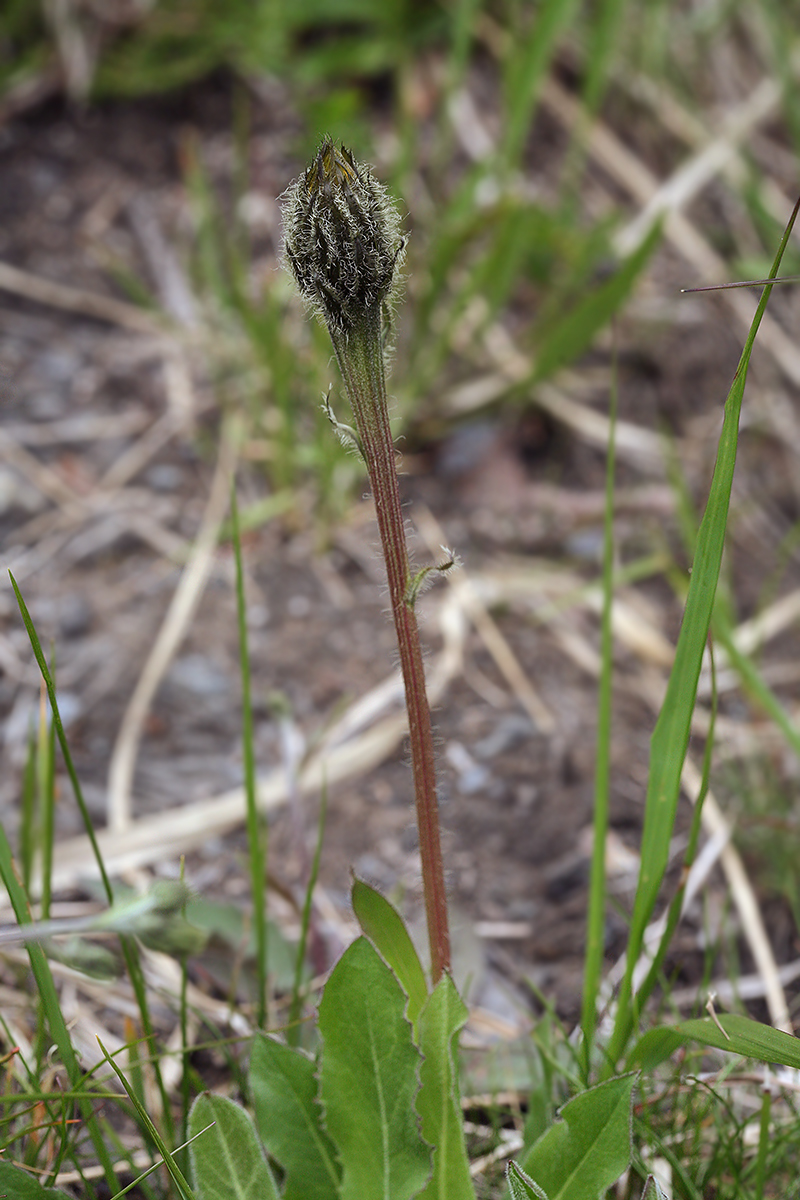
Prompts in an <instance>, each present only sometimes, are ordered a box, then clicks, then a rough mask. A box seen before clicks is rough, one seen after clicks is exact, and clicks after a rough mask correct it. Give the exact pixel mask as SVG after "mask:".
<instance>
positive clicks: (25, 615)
mask: <svg viewBox="0 0 800 1200" xmlns="http://www.w3.org/2000/svg"><path fill="white" fill-rule="evenodd" d="M8 575H9V578H10V580H11V586H12V588H13V589H14V595H15V596H16V598H17V604H18V605H19V610H20V613H21V614H22V620H23V623H24V625H25V629H26V631H27V634H28V638H29V640H30V643H31V648H32V649H33V654H34V657H35V659H36V663H37V665H38V667H39V671H40V673H41V676H42V679H43V680H44V685H45V687H46V689H47V698H48V700H49V701H50V711H51V713H52V720H53V726H54V728H55V731H56V736H57V737H58V744H59V746H60V747H61V753H62V755H63V758H64V765H65V767H66V768H67V774H68V776H69V780H70V783H71V785H72V791H73V795H74V796H75V802H76V803H77V805H78V808H79V810H80V814H81V820H82V821H83V826H84V829H85V830H86V835H87V837H88V838H89V843H90V845H91V847H92V853H93V854H94V857H95V862H96V863H97V868H98V871H99V873H100V879H101V882H102V885H103V890H104V892H105V894H106V898H107V900H108V903H109V905H111V906H113V904H114V892H113V889H112V887H111V882H110V880H109V878H108V873H107V871H106V867H105V863H104V862H103V857H102V855H101V853H100V847H99V845H98V844H97V838H96V837H95V832H94V827H93V825H92V820H91V817H90V816H89V810H88V808H87V807H86V801H85V800H84V797H83V791H82V789H81V785H80V781H79V779H78V774H77V771H76V770H75V764H74V763H73V761H72V754H71V753H70V748H69V743H68V742H67V737H66V734H65V733H64V725H63V722H62V720H61V713H60V712H59V709H58V698H57V696H56V686H55V680H54V679H53V675H52V673H51V671H50V668H49V666H48V665H47V660H46V658H45V656H44V651H43V650H42V644H41V642H40V641H39V635H38V634H37V632H36V628H35V626H34V624H33V620H32V618H31V615H30V613H29V612H28V608H27V605H26V604H25V601H24V600H23V598H22V593H21V592H20V590H19V588H18V587H17V581H16V579H15V578H14V576H13V575H12V574H11V572H10V571H9V573H8ZM17 919H18V920H19V917H18V918H17ZM120 942H121V945H122V952H123V954H124V956H125V965H126V968H127V971H128V975H129V977H130V981H131V985H132V987H133V990H134V994H135V996H136V1003H137V1005H138V1006H139V1013H140V1015H141V1018H142V1028H143V1030H144V1032H145V1034H146V1036H147V1039H148V1044H149V1049H150V1053H151V1055H152V1057H153V1070H154V1072H155V1076H156V1083H157V1085H158V1088H159V1092H160V1093H161V1101H162V1105H163V1109H164V1121H165V1123H166V1125H167V1128H168V1129H169V1131H170V1134H171V1135H172V1134H173V1133H174V1130H173V1127H172V1110H171V1108H170V1103H169V1097H168V1096H167V1090H166V1088H165V1086H164V1081H163V1077H162V1074H161V1068H160V1066H159V1062H158V1055H157V1052H156V1043H155V1037H154V1035H153V1024H152V1021H151V1020H150V1012H149V1008H148V1004H147V991H146V989H145V984H144V977H143V975H142V969H141V966H140V964H139V955H138V952H137V950H136V946H135V944H134V943H133V941H132V940H131V939H130V938H129V937H121V938H120Z"/></svg>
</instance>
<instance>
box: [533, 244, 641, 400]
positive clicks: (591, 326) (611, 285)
mask: <svg viewBox="0 0 800 1200" xmlns="http://www.w3.org/2000/svg"><path fill="white" fill-rule="evenodd" d="M660 237H661V226H660V224H657V225H654V226H653V228H652V229H651V231H650V233H649V234H648V236H647V237H646V238H645V240H644V241H643V242H642V244H641V246H639V248H638V249H637V250H636V251H635V252H634V253H633V254H631V255H630V257H629V258H627V259H625V261H624V262H623V264H622V266H621V267H620V269H619V270H618V271H617V272H616V273H615V274H614V275H612V277H611V278H610V279H609V280H607V281H606V282H605V283H603V284H601V285H600V287H598V288H595V290H594V291H592V292H590V293H589V295H588V296H585V297H584V299H583V300H581V301H579V303H578V304H576V305H575V307H574V308H573V309H571V310H570V312H568V313H567V314H566V316H565V317H564V318H563V319H562V320H561V321H560V322H559V323H558V324H557V325H556V326H555V327H554V328H550V329H549V330H548V331H547V336H546V338H545V341H544V342H543V344H542V346H541V348H540V350H539V353H538V355H537V358H536V366H535V370H534V375H533V382H534V383H538V382H539V380H541V379H547V378H548V377H549V376H551V375H553V374H554V373H555V372H556V371H558V370H560V369H561V368H562V367H565V366H567V364H568V363H570V362H572V361H573V360H574V359H576V358H577V357H578V356H579V355H580V354H583V352H584V351H585V350H588V349H589V347H590V346H591V344H592V342H593V341H594V338H595V337H596V335H597V334H598V333H599V331H600V330H601V329H603V328H604V326H606V325H607V324H608V321H609V318H610V317H611V316H612V314H613V313H615V312H616V311H617V309H618V308H619V307H620V305H621V304H622V303H623V301H624V300H625V299H626V297H627V296H628V294H629V292H630V290H631V288H632V287H633V285H634V283H635V282H636V280H637V278H638V277H639V275H640V274H641V272H642V270H643V269H644V267H645V266H646V265H647V261H648V259H649V258H650V255H651V254H652V252H653V250H654V249H655V247H656V245H657V244H658V242H659V239H660Z"/></svg>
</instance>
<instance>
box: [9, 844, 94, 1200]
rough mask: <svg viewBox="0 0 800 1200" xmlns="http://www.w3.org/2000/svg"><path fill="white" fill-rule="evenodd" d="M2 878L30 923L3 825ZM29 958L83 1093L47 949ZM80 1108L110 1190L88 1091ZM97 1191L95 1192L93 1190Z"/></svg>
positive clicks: (32, 950)
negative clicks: (45, 952) (48, 960)
mask: <svg viewBox="0 0 800 1200" xmlns="http://www.w3.org/2000/svg"><path fill="white" fill-rule="evenodd" d="M0 878H2V880H3V884H4V885H5V888H6V891H7V892H8V897H9V900H10V901H11V907H12V908H13V909H14V915H15V916H16V918H17V921H18V923H19V924H20V925H26V924H28V923H29V922H30V913H29V911H28V900H27V897H26V895H25V892H24V891H23V888H22V884H21V883H20V882H19V879H18V877H17V872H16V869H15V866H14V862H13V858H12V855H11V847H10V845H9V844H8V839H7V837H6V834H5V830H4V829H3V827H2V825H0ZM26 949H27V952H28V958H29V960H30V964H31V971H32V972H33V978H34V981H35V983H36V991H37V993H38V995H39V998H40V1000H41V1003H42V1007H43V1009H44V1013H45V1017H46V1019H47V1024H48V1027H49V1029H50V1034H51V1036H52V1038H53V1040H54V1042H55V1044H56V1047H57V1049H58V1055H59V1058H60V1059H61V1062H62V1063H63V1064H64V1069H65V1070H66V1072H67V1076H68V1078H69V1081H70V1084H71V1085H72V1087H73V1088H74V1089H75V1090H76V1091H78V1092H80V1090H81V1081H82V1079H83V1072H82V1070H81V1067H80V1064H79V1062H78V1059H77V1057H76V1055H75V1051H74V1049H73V1047H72V1042H71V1040H70V1036H69V1032H68V1031H67V1026H66V1023H65V1021H64V1016H63V1014H62V1012H61V1006H60V1004H59V1002H58V995H57V993H56V985H55V983H54V981H53V976H52V973H51V971H50V966H49V964H48V962H47V959H46V958H45V955H44V951H43V950H42V948H41V946H39V945H37V944H36V943H35V942H33V943H31V944H30V945H28V946H27V947H26ZM78 1107H79V1109H80V1113H81V1118H82V1119H83V1121H84V1122H85V1124H86V1127H87V1130H88V1132H89V1136H90V1138H91V1140H92V1145H93V1146H94V1149H95V1153H96V1154H97V1157H98V1160H99V1161H100V1163H101V1165H102V1167H103V1174H104V1175H105V1179H106V1183H107V1184H108V1185H109V1188H110V1190H111V1191H113V1190H114V1188H115V1186H116V1177H115V1175H114V1169H113V1167H112V1165H111V1159H110V1158H109V1156H108V1151H107V1150H106V1146H105V1142H104V1141H103V1137H102V1134H101V1132H100V1130H99V1128H98V1125H97V1118H96V1117H95V1115H94V1112H93V1109H92V1104H91V1101H90V1100H89V1098H88V1096H86V1094H85V1093H84V1094H82V1095H81V1097H80V1099H79V1101H78ZM92 1194H94V1193H92Z"/></svg>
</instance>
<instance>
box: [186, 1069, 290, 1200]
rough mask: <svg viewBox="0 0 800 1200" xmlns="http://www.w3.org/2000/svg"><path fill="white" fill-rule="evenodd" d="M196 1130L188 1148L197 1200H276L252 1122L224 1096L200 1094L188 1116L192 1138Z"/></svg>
mask: <svg viewBox="0 0 800 1200" xmlns="http://www.w3.org/2000/svg"><path fill="white" fill-rule="evenodd" d="M212 1122H214V1123H213V1124H212ZM209 1125H211V1128H210V1129H208V1128H206V1127H207V1126H209ZM201 1130H203V1131H204V1132H203V1133H202V1135H201V1136H200V1137H198V1138H196V1140H195V1141H193V1142H192V1144H191V1146H190V1147H189V1153H190V1154H191V1158H192V1171H193V1174H194V1180H195V1183H194V1186H195V1191H196V1192H197V1195H198V1196H199V1197H200V1200H278V1191H277V1188H276V1187H275V1180H274V1179H273V1178H272V1172H271V1171H270V1169H269V1167H268V1166H267V1163H266V1159H265V1158H264V1154H263V1152H262V1150H261V1147H260V1146H259V1144H258V1138H257V1137H256V1131H255V1129H254V1128H253V1122H252V1121H251V1120H250V1118H249V1117H248V1115H247V1113H246V1112H245V1111H244V1109H243V1108H240V1106H239V1105H238V1104H234V1102H233V1101H232V1100H229V1099H228V1098H227V1097H226V1096H213V1095H212V1094H211V1093H210V1092H204V1093H203V1095H202V1096H198V1097H197V1099H196V1100H195V1102H194V1104H193V1105H192V1111H191V1112H190V1114H189V1134H190V1135H191V1136H192V1137H194V1135H195V1134H196V1133H200V1132H201Z"/></svg>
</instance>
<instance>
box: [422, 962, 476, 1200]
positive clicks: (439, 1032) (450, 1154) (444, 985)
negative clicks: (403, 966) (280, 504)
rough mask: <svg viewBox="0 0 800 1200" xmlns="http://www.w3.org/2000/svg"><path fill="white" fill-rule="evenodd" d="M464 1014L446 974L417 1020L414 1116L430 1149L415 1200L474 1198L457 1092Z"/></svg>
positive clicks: (465, 1014) (465, 1016)
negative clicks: (429, 1171)
mask: <svg viewBox="0 0 800 1200" xmlns="http://www.w3.org/2000/svg"><path fill="white" fill-rule="evenodd" d="M468 1016H469V1013H468V1011H467V1007H466V1005H465V1004H464V1002H463V1000H462V999H461V997H460V996H459V994H458V992H457V991H456V987H455V984H454V983H453V981H452V979H451V978H450V976H449V975H443V976H442V978H441V979H440V980H439V982H438V983H437V985H436V987H435V989H434V991H433V994H432V995H431V996H430V997H429V999H428V1001H427V1003H426V1004H425V1007H424V1008H423V1010H422V1012H421V1014H420V1017H419V1020H418V1022H417V1030H416V1032H417V1045H418V1046H419V1049H420V1050H421V1051H422V1053H423V1055H424V1056H425V1058H424V1062H423V1064H422V1067H421V1068H420V1081H421V1087H420V1090H419V1094H418V1096H417V1112H418V1113H419V1115H420V1119H421V1121H422V1136H423V1137H424V1138H425V1140H426V1141H427V1142H430V1144H431V1145H432V1146H433V1175H432V1176H431V1178H430V1181H429V1182H428V1185H427V1186H426V1187H425V1188H423V1190H422V1191H421V1192H420V1194H419V1200H422V1198H423V1197H424V1198H425V1200H475V1189H474V1188H473V1186H472V1179H471V1176H470V1173H469V1160H468V1159H467V1152H466V1148H465V1146H464V1119H463V1116H462V1113H461V1104H460V1103H459V1092H458V1069H457V1065H456V1064H457V1061H458V1059H457V1051H458V1034H459V1031H460V1030H461V1029H463V1027H464V1025H465V1024H466V1021H467V1017H468Z"/></svg>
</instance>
